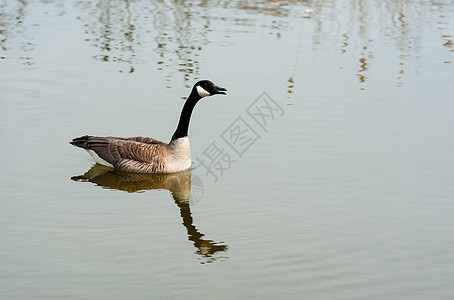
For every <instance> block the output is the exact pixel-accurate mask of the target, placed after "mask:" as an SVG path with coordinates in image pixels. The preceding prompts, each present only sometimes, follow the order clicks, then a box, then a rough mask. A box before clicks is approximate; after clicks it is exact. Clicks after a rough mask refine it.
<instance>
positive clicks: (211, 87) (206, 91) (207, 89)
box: [193, 80, 227, 98]
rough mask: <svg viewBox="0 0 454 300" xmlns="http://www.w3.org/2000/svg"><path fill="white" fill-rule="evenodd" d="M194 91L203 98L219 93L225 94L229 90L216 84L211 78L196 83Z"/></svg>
mask: <svg viewBox="0 0 454 300" xmlns="http://www.w3.org/2000/svg"><path fill="white" fill-rule="evenodd" d="M193 91H194V92H196V93H197V94H198V95H199V96H200V98H203V97H208V96H213V95H217V94H222V95H225V92H226V91H227V90H226V89H225V88H222V87H219V86H217V85H215V84H214V83H212V82H211V81H209V80H200V81H199V82H197V83H196V84H195V85H194V88H193Z"/></svg>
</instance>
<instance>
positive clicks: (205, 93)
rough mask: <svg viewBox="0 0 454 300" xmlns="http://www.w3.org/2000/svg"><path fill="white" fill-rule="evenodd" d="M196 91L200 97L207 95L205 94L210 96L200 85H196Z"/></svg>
mask: <svg viewBox="0 0 454 300" xmlns="http://www.w3.org/2000/svg"><path fill="white" fill-rule="evenodd" d="M197 93H199V96H200V97H202V98H203V97H207V96H211V94H210V93H208V92H207V91H206V90H205V89H204V88H203V87H201V86H200V85H198V86H197Z"/></svg>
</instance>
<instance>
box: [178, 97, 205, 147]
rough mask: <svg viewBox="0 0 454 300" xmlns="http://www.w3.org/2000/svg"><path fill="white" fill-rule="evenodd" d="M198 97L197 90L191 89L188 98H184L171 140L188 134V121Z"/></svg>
mask: <svg viewBox="0 0 454 300" xmlns="http://www.w3.org/2000/svg"><path fill="white" fill-rule="evenodd" d="M200 99H201V97H200V96H199V94H198V93H197V91H196V90H195V89H193V90H192V92H191V94H190V95H189V97H188V99H187V100H186V103H185V104H184V106H183V109H182V110H181V114H180V121H179V122H178V126H177V129H176V130H175V133H174V134H173V136H172V141H173V140H176V139H179V138H181V137H185V136H188V128H189V121H190V120H191V114H192V110H193V109H194V107H195V105H196V104H197V102H199V100H200Z"/></svg>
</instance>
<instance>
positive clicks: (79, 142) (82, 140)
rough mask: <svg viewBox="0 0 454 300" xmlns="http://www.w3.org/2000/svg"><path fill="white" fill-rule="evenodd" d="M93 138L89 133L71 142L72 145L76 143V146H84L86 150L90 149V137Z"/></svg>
mask: <svg viewBox="0 0 454 300" xmlns="http://www.w3.org/2000/svg"><path fill="white" fill-rule="evenodd" d="M89 138H91V136H89V135H84V136H81V137H78V138H75V139H73V140H72V141H71V142H69V143H70V144H71V145H74V146H76V147H80V148H83V149H85V150H90V148H89V146H88V139H89Z"/></svg>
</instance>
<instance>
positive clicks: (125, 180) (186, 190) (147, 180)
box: [71, 164, 228, 263]
mask: <svg viewBox="0 0 454 300" xmlns="http://www.w3.org/2000/svg"><path fill="white" fill-rule="evenodd" d="M71 179H72V180H74V181H81V182H91V183H94V184H96V185H98V186H100V187H103V188H106V189H115V190H121V191H126V192H128V193H135V192H143V191H146V190H156V189H164V190H169V191H170V192H171V194H172V198H173V200H174V201H175V204H176V205H177V206H178V208H179V209H180V215H181V218H182V221H183V222H182V224H183V225H184V227H185V228H186V231H187V234H188V240H189V241H191V242H193V244H194V247H195V248H196V249H197V251H196V253H197V254H198V255H200V256H202V258H203V261H202V263H205V262H206V263H210V262H213V261H215V260H219V259H226V258H228V257H224V256H223V257H219V255H217V256H216V257H215V256H213V255H214V254H220V253H221V252H225V251H227V250H228V245H225V244H224V243H223V242H219V243H217V242H214V241H213V240H208V239H203V236H204V234H203V233H201V232H199V230H198V229H197V228H196V226H195V225H194V224H193V223H194V220H193V218H192V214H191V208H190V202H198V201H199V200H200V198H201V196H202V194H203V184H202V182H201V180H200V179H199V178H198V177H197V176H194V175H192V172H191V171H190V170H188V171H183V172H178V173H172V174H139V173H128V172H121V171H117V170H113V169H111V168H108V167H104V166H101V165H98V164H96V165H94V166H93V167H92V168H91V169H90V170H88V171H87V172H86V173H85V174H83V175H80V176H73V177H71ZM191 194H192V195H191Z"/></svg>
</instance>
